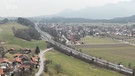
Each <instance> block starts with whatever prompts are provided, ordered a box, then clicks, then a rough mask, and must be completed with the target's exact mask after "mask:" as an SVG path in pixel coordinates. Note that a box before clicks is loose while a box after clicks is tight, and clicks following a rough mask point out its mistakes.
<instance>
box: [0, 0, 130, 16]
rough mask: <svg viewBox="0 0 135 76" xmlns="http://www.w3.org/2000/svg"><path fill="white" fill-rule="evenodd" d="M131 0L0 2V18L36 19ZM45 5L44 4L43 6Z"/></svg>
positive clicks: (14, 0) (6, 0) (7, 0)
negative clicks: (66, 11)
mask: <svg viewBox="0 0 135 76" xmlns="http://www.w3.org/2000/svg"><path fill="white" fill-rule="evenodd" d="M131 1H132V0H109V1H108V0H102V1H101V0H80V1H77V0H72V1H71V0H65V1H63V0H59V1H57V2H54V1H53V0H49V1H47V0H35V1H33V0H29V1H27V0H23V1H22V0H21V1H20V0H19V1H18V0H12V1H10V0H4V1H2V0H0V9H1V12H0V17H36V16H48V15H54V14H58V13H61V12H63V11H65V10H73V11H77V10H81V9H84V8H87V7H101V6H104V5H107V4H119V3H122V2H131ZM44 3H45V4H44Z"/></svg>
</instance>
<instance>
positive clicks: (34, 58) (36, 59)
mask: <svg viewBox="0 0 135 76" xmlns="http://www.w3.org/2000/svg"><path fill="white" fill-rule="evenodd" d="M38 58H39V57H32V58H31V59H32V61H38Z"/></svg>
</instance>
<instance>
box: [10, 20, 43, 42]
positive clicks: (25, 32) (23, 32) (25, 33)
mask: <svg viewBox="0 0 135 76" xmlns="http://www.w3.org/2000/svg"><path fill="white" fill-rule="evenodd" d="M17 22H18V23H20V24H22V25H25V26H28V27H29V28H28V29H16V28H15V27H12V30H13V33H14V36H15V37H18V38H21V39H25V40H27V41H31V39H35V40H39V39H40V36H41V34H40V33H39V32H38V31H37V30H36V29H35V27H34V23H33V22H31V21H30V20H28V19H25V18H18V19H17Z"/></svg>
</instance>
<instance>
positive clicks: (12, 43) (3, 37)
mask: <svg viewBox="0 0 135 76" xmlns="http://www.w3.org/2000/svg"><path fill="white" fill-rule="evenodd" d="M12 27H15V28H18V29H28V27H27V26H22V25H21V24H18V23H6V24H0V43H1V44H0V45H1V46H3V47H4V48H5V50H7V49H10V48H15V49H23V48H30V49H35V48H36V46H37V45H38V46H39V47H40V48H41V49H45V43H44V42H43V41H42V40H32V41H26V40H23V39H20V38H16V37H14V34H13V31H12Z"/></svg>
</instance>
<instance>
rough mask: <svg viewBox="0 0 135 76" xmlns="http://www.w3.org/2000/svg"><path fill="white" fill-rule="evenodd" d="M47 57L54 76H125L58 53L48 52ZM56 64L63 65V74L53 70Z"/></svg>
mask: <svg viewBox="0 0 135 76" xmlns="http://www.w3.org/2000/svg"><path fill="white" fill-rule="evenodd" d="M45 57H46V58H47V59H51V60H52V64H50V65H49V70H50V71H51V72H52V73H53V76H123V75H122V74H119V73H117V72H114V71H110V70H106V69H103V68H97V67H96V66H93V65H90V64H88V63H85V62H83V61H81V60H78V59H75V58H73V57H70V56H67V55H64V54H62V53H59V52H57V51H48V52H46V53H45ZM55 64H60V65H62V68H63V71H62V73H60V74H56V71H55V70H54V69H53V68H54V65H55ZM44 75H45V74H44ZM46 76H47V75H46Z"/></svg>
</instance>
